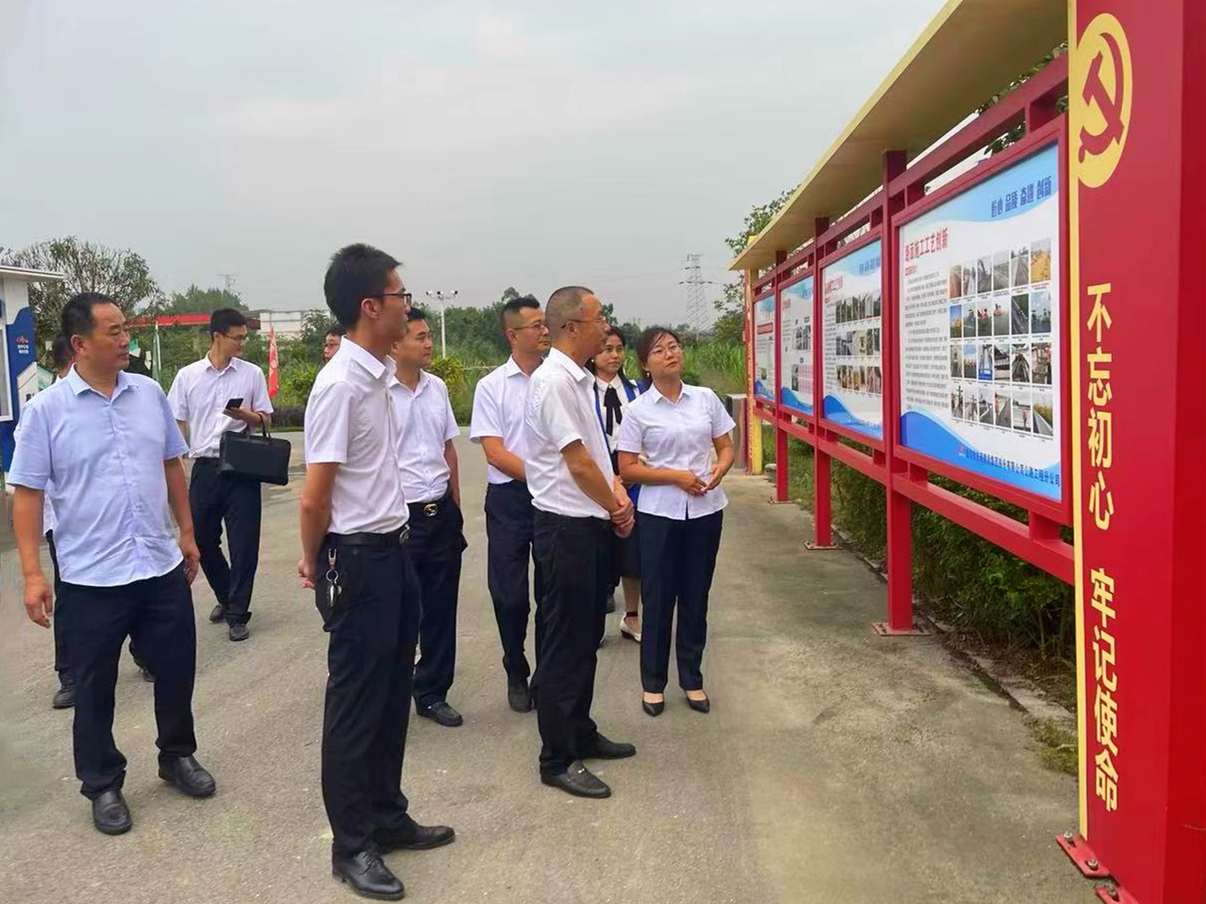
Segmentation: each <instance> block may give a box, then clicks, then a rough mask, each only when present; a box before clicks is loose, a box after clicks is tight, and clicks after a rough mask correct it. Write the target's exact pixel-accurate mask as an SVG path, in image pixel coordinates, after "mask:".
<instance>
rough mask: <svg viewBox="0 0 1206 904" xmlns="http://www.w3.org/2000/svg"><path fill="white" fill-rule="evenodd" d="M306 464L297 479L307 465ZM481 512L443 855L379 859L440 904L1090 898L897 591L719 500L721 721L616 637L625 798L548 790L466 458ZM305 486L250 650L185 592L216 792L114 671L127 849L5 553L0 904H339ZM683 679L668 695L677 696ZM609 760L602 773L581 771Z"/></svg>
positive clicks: (433, 766) (263, 591)
mask: <svg viewBox="0 0 1206 904" xmlns="http://www.w3.org/2000/svg"><path fill="white" fill-rule="evenodd" d="M289 437H290V439H291V440H293V441H294V448H295V456H299V453H300V448H301V441H300V440H301V438H300V435H297V434H293V435H289ZM458 446H459V451H460V455H461V462H462V481H463V496H464V498H465V500H466V508H467V509H468V510H467V512H466V519H465V520H466V536H467V538H468V540H469V550H468V551H467V553H466V558H465V570H464V576H463V579H462V593H461V607H460V612H461V615H460V634H459V640H460V649H459V657H458V673H457V681H456V685H455V686H454V687H453V690H452V693H451V694H450V696H449V700H450V702H452V703H453V704H454V705H455V706H456V707H457V708H458V709H459V710H461V711H462V712H463V713H464V715H465V720H466V724H465V726H464V727H462V728H458V729H446V728H440V727H438V726H436V725H434V724H432V723H431V722H428V721H426V720H416V719H412V721H411V726H412V727H411V735H410V741H409V743H408V745H407V759H406V769H405V775H404V786H405V790H406V791H407V793H408V794H409V796H410V798H411V801H412V805H413V812H414V815H415V816H416V817H417V818H418V819H419V820H420V821H431V822H447V823H449V824H451V825H453V826H455V827H456V829H457V832H458V834H459V838H458V841H457V843H456V844H455V845H453V846H451V847H449V848H444V849H441V850H437V851H430V852H424V853H399V854H392V855H390V856H389V857H388V858H387V862H388V863H389V864H390V865H391V867H393V868H394V869H395V871H396V872H397V873H398V874H399V876H400V877H401V878H402V879H403V880H404V881H405V883H406V886H407V899H408V900H412V901H416V902H424V904H426V902H431V904H437V902H438V904H453V902H456V904H460V902H477V901H487V902H502V904H509V902H518V904H543V902H549V904H554V902H555V904H571V902H582V904H598V902H616V904H677V902H683V904H687V902H690V904H700V902H738V904H764V902H784V904H787V902H791V904H795V902H808V904H814V902H815V904H879V902H892V904H902V902H917V904H921V902H927V904H930V902H976V904H984V902H994V901H1002V902H1003V901H1007V900H1008V901H1012V900H1016V899H1017V898H1018V897H1019V896H1024V898H1025V899H1026V900H1027V901H1030V902H1060V904H1065V902H1084V904H1088V902H1090V901H1093V900H1095V898H1094V896H1093V895H1092V890H1091V886H1090V885H1089V884H1087V883H1085V882H1084V881H1083V880H1082V879H1080V878H1079V874H1077V873H1076V871H1075V870H1074V869H1073V868H1072V866H1071V865H1070V864H1069V863H1068V862H1067V860H1066V859H1065V858H1064V856H1063V854H1062V853H1060V852H1059V850H1058V848H1057V847H1056V845H1055V843H1054V834H1055V833H1056V832H1059V831H1063V830H1064V829H1066V828H1070V827H1072V826H1073V825H1074V823H1075V816H1076V813H1075V810H1076V801H1075V786H1074V783H1073V781H1072V780H1071V779H1069V778H1067V777H1065V776H1062V775H1057V774H1055V773H1052V772H1049V771H1047V770H1045V769H1044V768H1043V767H1042V766H1041V765H1040V763H1039V760H1038V756H1037V754H1036V753H1035V751H1034V749H1033V743H1032V742H1031V740H1030V737H1029V734H1028V732H1027V729H1026V727H1025V724H1024V719H1023V715H1022V714H1021V713H1019V712H1017V711H1016V710H1014V709H1011V707H1010V705H1009V703H1008V701H1006V700H1004V699H1002V698H1001V697H999V696H997V695H996V694H994V693H993V692H992V691H991V690H989V689H988V688H986V687H985V686H984V685H983V684H982V683H981V682H980V681H979V680H978V679H977V678H976V677H975V676H974V675H972V674H971V673H969V672H968V671H967V670H965V669H964V668H963V667H962V666H961V665H959V664H958V663H957V662H955V661H954V660H952V659H951V657H950V656H949V655H948V654H947V653H946V651H945V650H944V649H943V648H942V647H941V646H940V645H939V644H938V643H937V642H936V641H934V640H932V639H927V638H892V639H884V638H877V637H876V636H874V635H873V634H872V632H871V629H870V623H871V622H872V621H873V620H875V619H878V618H882V616H883V611H884V587H883V585H882V583H881V582H880V581H879V579H878V578H877V577H875V576H874V575H873V574H871V573H870V571H869V570H868V569H867V568H866V567H865V566H864V565H863V564H862V563H861V562H859V561H858V560H856V559H855V558H854V557H853V556H850V555H848V554H846V553H842V552H819V553H817V552H814V553H809V552H805V551H804V550H803V541H804V540H805V539H806V538H808V537H810V536H811V528H810V526H809V524H808V523H807V516H806V515H803V514H802V513H801V512H800V511H799V510H798V509H797V508H795V507H794V506H770V505H767V504H766V502H765V500H766V499H767V497H768V495H769V492H770V487H769V485H768V484H767V483H766V482H765V481H764V480H762V479H760V478H751V477H736V476H734V477H730V478H729V479H728V481H727V482H726V485H725V486H726V491H727V492H728V494H729V497H730V499H731V505H730V507H729V509H728V511H727V514H726V522H725V534H724V542H723V545H722V547H721V554H720V564H719V566H718V571H717V577H716V582H715V585H714V590H713V596H712V607H711V620H710V638H711V639H710V643H709V646H708V652H707V655H706V657H705V660H704V673H705V681H706V685H707V688H708V690H709V691H710V693H711V696H712V701H713V708H712V712H711V714H710V715H707V716H704V715H699V714H697V713H694V712H691V711H690V710H689V709H688V708H687V706H686V704H685V703H684V702H683V700H682V696H681V694H679V693H675V692H673V689H668V690H670V691H671V692H670V693H668V694H667V701H668V702H667V707H666V712H665V714H664V715H662V716H661V717H660V718H657V719H650V718H649V717H647V716H645V715H644V714H643V713H642V712H641V709H640V686H639V681H638V677H637V653H638V651H637V647H636V645H635V644H633V643H631V642H630V641H627V640H622V639H620V638H619V636H618V633H617V623H616V619H617V618H618V616H612V617H611V619H610V620H609V624H608V641H607V644H606V646H605V647H604V648H603V650H602V651H601V652H600V663H599V673H598V681H597V684H596V693H595V715H596V719H597V721H598V722H599V725H600V728H601V729H602V730H603V731H604V733H606V734H607V735H608V736H609V737H611V738H613V739H615V740H624V741H632V742H634V743H635V744H636V745H637V747H638V750H639V753H638V755H637V757H636V758H635V759H632V760H625V761H619V762H614V763H598V764H597V765H598V766H599V769H598V773H599V775H600V776H601V777H602V778H603V779H604V780H605V781H607V782H608V783H609V784H611V785H612V787H613V789H614V791H615V796H614V797H612V798H611V799H610V800H606V801H587V800H580V799H575V798H570V797H568V796H566V795H564V794H562V793H560V792H557V791H554V790H552V789H548V788H545V787H543V786H542V785H540V783H539V780H538V778H537V770H536V754H537V748H538V740H537V733H536V722H535V716H534V715H527V716H523V715H518V714H515V713H512V712H511V711H510V710H509V709H507V706H506V687H505V679H504V675H503V671H502V665H501V662H500V649H499V643H498V637H497V632H496V629H495V625H494V618H493V613H492V611H491V608H490V600H489V595H488V594H487V592H486V580H485V543H486V540H485V522H484V517H483V515H482V512H481V500H482V498H483V493H484V487H485V467H484V463H483V461H482V456H481V454H480V451H479V450H478V449H477V448H476V447H473V446H471V445H470V444H469V443H468V442H467V441H466V440H465V439H464V438H462V439H461V440H459V441H458ZM296 489H297V486H296V485H295V486H294V487H290V488H287V489H271V490H267V491H266V496H265V506H264V534H263V546H262V553H261V555H262V559H261V566H260V572H259V575H258V576H257V581H256V595H255V604H254V607H253V608H254V612H255V617H254V618H253V620H252V623H251V627H252V631H253V634H252V638H251V640H250V641H249V642H247V643H242V644H231V643H230V642H229V641H227V639H226V632H225V630H224V629H223V628H222V627H220V626H217V627H215V626H210V625H209V624H208V623H207V622H206V620H205V616H206V614H207V613H208V612H209V610H210V608H211V606H212V605H213V602H214V601H213V598H212V596H211V594H210V592H209V589H208V587H207V586H206V585H205V582H204V580H199V581H198V582H197V584H196V585H195V587H194V590H195V595H196V610H197V618H198V637H199V641H198V646H199V649H198V663H197V676H198V677H197V691H196V701H195V707H196V714H197V734H198V740H199V742H200V745H201V747H200V750H199V751H198V757H199V759H200V760H201V762H202V763H204V764H205V765H206V766H207V767H208V768H209V769H210V770H211V771H212V772H213V773H214V776H215V777H216V779H217V781H218V786H219V790H218V794H217V796H216V797H214V798H213V799H211V800H207V801H195V800H191V799H187V798H184V797H182V796H180V795H179V794H178V793H176V792H175V791H173V790H172V789H170V788H169V787H167V786H166V785H164V784H163V783H162V782H161V781H159V779H158V778H157V777H156V775H155V752H154V734H155V732H154V718H153V713H152V708H151V696H152V688H151V686H150V685H147V684H144V683H143V682H142V681H141V679H140V678H139V676H138V673H137V671H136V670H135V668H134V666H133V664H132V663H131V662H130V660H129V659H128V658H123V660H122V664H121V668H122V674H121V677H120V679H119V682H118V714H117V722H116V728H115V734H116V737H117V740H118V744H119V746H120V747H121V748H122V750H123V751H124V752H125V754H126V756H127V758H128V759H129V760H130V767H129V776H128V779H127V782H126V789H125V793H126V797H127V800H128V801H129V804H130V807H131V810H132V812H133V817H134V830H133V831H132V832H131V833H130V834H128V835H125V836H122V837H120V838H107V837H103V836H101V835H99V834H98V833H97V832H96V831H95V830H94V829H93V828H92V825H91V820H90V816H89V810H88V807H87V802H86V801H85V800H84V799H83V798H82V797H80V796H79V794H78V783H77V782H76V780H75V777H74V775H73V770H72V764H71V717H70V715H69V714H67V713H62V712H52V711H51V710H50V706H49V702H50V697H51V694H52V693H53V691H54V687H55V679H54V673H53V670H52V668H51V662H52V651H51V643H50V636H49V633H48V632H45V631H43V630H42V629H39V628H37V627H36V626H34V625H32V624H30V623H29V622H28V621H27V619H26V618H25V614H24V611H23V609H22V607H21V602H20V597H19V595H18V594H19V588H18V584H19V580H18V578H19V569H18V566H17V562H16V557H15V553H13V552H9V551H5V552H3V553H2V558H0V687H3V694H2V696H0V776H3V790H0V900H4V901H21V902H23V904H42V902H47V904H49V902H56V904H58V902H64V904H73V902H92V901H101V900H124V901H127V902H130V904H141V902H146V904H174V902H190V904H205V902H239V904H243V902H250V901H259V902H282V904H284V902H290V904H308V902H330V901H348V902H350V901H352V900H355V899H354V898H353V897H352V896H351V894H350V893H349V892H348V891H347V890H346V889H342V888H340V887H339V886H337V885H336V884H335V882H334V880H333V879H332V878H331V876H330V870H329V863H328V857H329V843H330V836H329V831H328V828H327V824H326V818H325V813H324V811H323V807H322V800H321V797H320V794H319V787H318V775H319V740H320V735H321V720H322V699H323V682H324V680H325V677H326V667H325V649H326V638H325V635H324V634H323V633H322V631H321V629H320V623H319V618H318V615H317V613H316V612H315V610H314V604H313V599H312V597H310V596H308V595H307V594H305V593H303V592H302V591H301V590H300V588H299V585H298V582H297V579H296V576H295V570H296V563H297V556H298V542H297V502H296V496H295V491H296ZM671 680H672V683H673V677H672V679H671ZM593 767H594V764H592V768H593Z"/></svg>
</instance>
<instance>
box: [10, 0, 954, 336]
mask: <svg viewBox="0 0 1206 904" xmlns="http://www.w3.org/2000/svg"><path fill="white" fill-rule="evenodd" d="M941 5H942V3H941V0H843V2H841V3H819V2H801V0H766V2H763V0H724V2H721V0H689V2H688V0H679V2H669V0H612V2H610V3H591V4H586V3H583V2H568V3H567V2H565V0H561V2H551V0H547V2H546V0H529V2H524V3H519V2H512V0H493V2H469V0H440V2H430V0H428V2H424V3H417V2H384V0H346V2H344V3H334V2H331V0H296V2H287V0H189V2H184V0H181V2H164V0H105V2H103V3H100V2H94V0H0V246H4V245H7V246H11V247H17V248H20V247H23V246H24V245H27V244H29V243H31V242H34V241H38V240H41V239H46V238H51V237H57V236H62V235H69V234H74V235H77V236H79V237H80V238H86V239H90V240H93V241H98V242H101V243H104V244H106V245H113V246H118V247H123V248H126V247H128V248H131V249H133V250H134V251H137V252H138V253H140V254H142V255H143V256H144V257H146V259H147V260H148V262H149V263H150V265H151V269H152V272H153V273H154V275H155V277H156V278H157V279H158V280H159V282H160V285H162V286H163V288H164V289H165V290H166V291H169V292H170V291H175V290H180V289H183V288H185V287H187V286H188V285H189V284H190V283H197V284H199V285H202V286H209V285H218V284H220V283H221V279H220V277H219V274H222V273H233V274H235V278H236V286H237V288H238V290H239V291H240V292H241V293H242V295H243V298H244V300H245V301H246V302H247V303H248V304H249V305H250V306H251V307H253V308H261V307H265V308H277V309H293V308H311V307H321V306H322V303H323V302H322V273H323V270H324V268H325V266H326V261H327V259H328V258H329V257H330V255H331V253H332V252H333V251H334V250H335V249H337V248H338V247H339V246H340V245H343V244H346V243H348V242H351V241H367V242H370V243H373V244H376V245H378V246H380V247H382V248H384V249H385V250H387V251H389V252H390V253H392V254H393V255H395V256H396V257H399V258H400V259H402V260H403V262H404V264H405V267H404V270H403V271H402V272H403V278H404V279H405V281H406V283H407V285H408V286H409V287H410V288H411V289H412V290H413V291H414V292H416V294H418V293H422V292H423V291H425V290H429V289H445V290H451V289H457V290H459V292H460V296H459V298H460V300H463V301H466V302H468V303H474V304H483V303H488V302H491V301H493V300H495V299H497V297H498V296H499V294H500V293H501V292H502V290H503V289H504V288H505V287H507V286H508V285H513V286H515V287H516V288H518V289H519V290H520V291H521V292H533V293H535V294H536V295H537V297H539V298H541V299H542V300H543V299H544V298H546V297H547V295H548V293H549V292H550V291H551V290H552V289H554V288H556V287H558V286H560V285H563V284H566V283H584V284H586V285H589V286H591V287H593V288H594V289H595V290H596V291H597V292H598V293H599V295H600V296H601V297H602V298H603V300H605V301H612V302H614V303H615V306H616V311H617V313H618V314H619V315H620V316H621V317H623V318H624V319H628V318H640V319H643V320H658V319H667V320H673V321H679V320H682V319H684V318H685V311H686V290H685V288H684V287H683V286H681V285H679V280H680V279H681V278H682V266H683V262H684V259H685V257H686V255H687V254H688V253H692V252H694V253H698V254H701V255H703V265H704V276H705V278H707V279H711V280H717V281H721V280H725V279H728V278H730V277H729V275H728V274H727V273H726V272H725V270H724V267H725V265H726V264H727V262H728V260H729V253H728V249H727V248H726V247H725V245H724V244H723V239H724V237H725V236H727V235H730V234H732V233H734V232H735V231H736V230H737V229H738V228H739V227H740V224H741V221H742V219H743V217H744V215H745V213H746V211H747V210H748V209H749V208H750V207H751V206H752V205H754V204H757V203H761V202H764V201H766V200H769V199H770V198H771V197H773V196H775V195H776V194H777V193H778V192H779V191H780V190H782V189H784V188H788V187H792V186H794V185H795V184H796V183H797V182H798V181H799V180H800V179H801V178H802V177H803V176H804V175H805V174H806V173H807V172H808V170H809V169H810V168H811V167H812V165H813V163H815V161H816V159H817V157H818V156H819V155H820V154H821V153H823V152H824V150H825V149H826V148H827V147H828V146H829V145H830V143H831V142H832V141H833V139H834V138H835V137H836V136H837V134H838V133H839V132H840V131H841V129H842V128H843V127H844V126H845V124H846V123H847V122H848V121H849V119H850V118H851V117H852V116H853V115H854V113H855V112H856V111H857V110H858V109H859V107H860V106H861V105H862V103H863V102H864V101H865V100H866V98H867V96H868V95H869V94H870V93H871V91H872V90H874V88H875V86H876V85H877V84H878V83H879V82H880V81H881V80H882V79H883V77H884V76H885V75H886V74H887V73H888V72H889V71H890V69H891V68H892V66H893V65H894V64H895V62H896V60H897V59H898V58H899V56H900V55H901V54H902V53H903V52H904V51H905V50H906V49H907V48H908V46H909V45H910V44H911V43H912V42H913V40H914V39H915V38H916V37H917V35H918V34H919V33H920V32H921V30H922V29H923V28H924V27H925V25H926V23H927V22H928V21H929V20H930V18H931V17H932V16H933V15H934V13H935V12H937V10H938V9H939V8H940V7H941ZM709 290H710V292H711V294H713V295H718V294H719V286H711V287H709Z"/></svg>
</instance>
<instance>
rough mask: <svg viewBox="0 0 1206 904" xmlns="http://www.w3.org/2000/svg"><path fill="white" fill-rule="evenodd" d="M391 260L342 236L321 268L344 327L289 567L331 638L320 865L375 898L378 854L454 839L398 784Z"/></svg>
mask: <svg viewBox="0 0 1206 904" xmlns="http://www.w3.org/2000/svg"><path fill="white" fill-rule="evenodd" d="M399 266H400V264H399V263H398V261H397V260H396V259H395V258H393V257H392V256H390V255H389V254H386V253H385V252H384V251H381V250H380V249H377V248H373V247H371V246H369V245H363V244H355V245H348V246H347V247H346V248H343V249H341V250H340V251H338V252H337V253H336V254H335V256H334V257H332V258H331V264H330V266H329V267H328V268H327V275H326V279H325V280H324V282H323V291H324V294H325V295H326V299H327V307H329V308H330V309H331V313H332V314H334V315H335V316H336V317H337V318H338V319H339V322H340V323H342V324H343V325H344V327H346V329H347V334H346V335H345V336H344V337H343V341H342V342H341V343H340V346H339V351H338V352H336V354H335V357H333V358H332V359H331V360H330V362H328V364H327V366H326V367H324V368H323V369H322V370H320V371H319V372H318V377H317V378H315V380H314V389H313V390H312V391H311V393H310V400H309V401H308V402H307V403H306V420H305V425H306V483H305V488H304V489H303V490H302V497H301V541H302V557H301V560H300V561H299V562H298V564H297V570H298V573H299V574H300V575H301V578H302V584H303V586H305V587H307V588H310V589H313V590H314V594H315V595H314V602H315V606H316V607H317V608H318V611H319V614H320V615H322V620H323V629H324V630H325V631H326V632H327V635H328V637H329V638H330V640H329V642H328V645H327V670H328V674H327V689H326V708H325V711H324V714H323V722H322V797H323V803H325V804H326V808H327V818H328V819H329V820H330V823H331V834H332V842H331V872H332V873H333V874H334V875H335V877H336V878H337V879H339V880H340V881H341V882H344V883H347V884H348V885H350V886H351V887H352V890H353V891H355V892H356V893H357V894H358V895H361V896H362V897H366V898H374V899H376V900H381V901H397V900H400V899H401V898H402V897H403V896H404V895H405V893H406V891H405V888H404V887H403V885H402V881H401V880H400V879H399V878H398V877H397V876H396V875H394V873H393V871H392V870H390V868H389V867H388V866H387V865H386V864H385V862H384V861H383V860H382V859H381V857H382V855H383V854H388V853H390V852H392V851H398V850H411V851H418V850H428V849H430V848H435V847H440V846H442V845H445V844H449V843H450V842H452V841H453V840H455V838H456V832H454V831H453V830H452V829H451V828H449V827H447V826H423V825H420V824H419V823H417V822H415V820H414V819H413V818H412V817H411V815H410V812H409V810H410V802H409V801H408V800H407V799H406V795H405V794H403V793H402V788H401V785H402V761H403V759H404V754H405V751H406V731H407V727H408V726H409V724H410V698H411V692H412V688H413V684H414V677H415V643H416V639H417V636H418V632H419V608H420V606H421V604H422V591H421V589H420V586H419V579H418V577H417V576H416V573H415V566H414V563H413V562H412V560H411V553H410V549H409V545H408V541H409V539H410V526H409V524H408V522H409V520H410V508H409V506H407V504H406V492H405V487H404V482H405V477H404V472H403V468H402V464H401V462H400V460H399V440H400V432H399V427H400V426H402V425H400V424H399V423H398V417H397V411H396V409H395V407H394V402H393V400H392V399H391V397H390V392H391V390H390V386H391V385H392V383H393V381H394V372H395V367H394V360H393V358H391V357H390V356H389V353H390V350H391V349H392V348H393V347H394V345H395V343H397V342H398V341H399V340H400V339H402V337H403V336H404V335H405V333H406V318H407V314H408V312H409V310H410V293H409V292H407V291H406V289H405V287H404V286H403V285H402V277H401V276H399V275H398V267H399ZM426 652H427V651H426V650H424V655H426Z"/></svg>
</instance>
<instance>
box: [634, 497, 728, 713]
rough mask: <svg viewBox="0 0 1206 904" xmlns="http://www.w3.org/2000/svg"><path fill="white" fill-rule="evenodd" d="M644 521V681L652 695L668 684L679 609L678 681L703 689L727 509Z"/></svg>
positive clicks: (645, 517)
mask: <svg viewBox="0 0 1206 904" xmlns="http://www.w3.org/2000/svg"><path fill="white" fill-rule="evenodd" d="M637 518H638V520H639V521H640V543H641V601H642V605H644V607H645V612H644V614H643V616H642V619H641V685H642V687H643V688H644V689H645V691H647V692H648V693H650V694H660V693H662V692H663V691H664V690H665V689H666V682H667V680H668V673H669V668H670V626H671V624H672V622H673V620H674V611H675V609H676V608H677V609H678V630H677V633H676V637H675V643H674V649H675V655H676V657H677V659H678V683H679V686H680V687H682V688H683V689H684V690H688V691H694V690H701V689H702V688H703V672H702V670H701V665H702V663H703V652H704V645H705V644H706V643H707V641H708V594H709V593H710V592H711V589H712V575H713V572H715V570H716V554H717V552H718V551H719V549H720V532H721V528H722V527H723V525H724V512H716V513H714V514H711V515H705V516H704V517H702V518H695V519H692V520H689V521H688V520H678V519H675V518H661V517H659V516H657V515H646V514H644V513H641V514H638V515H637Z"/></svg>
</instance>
